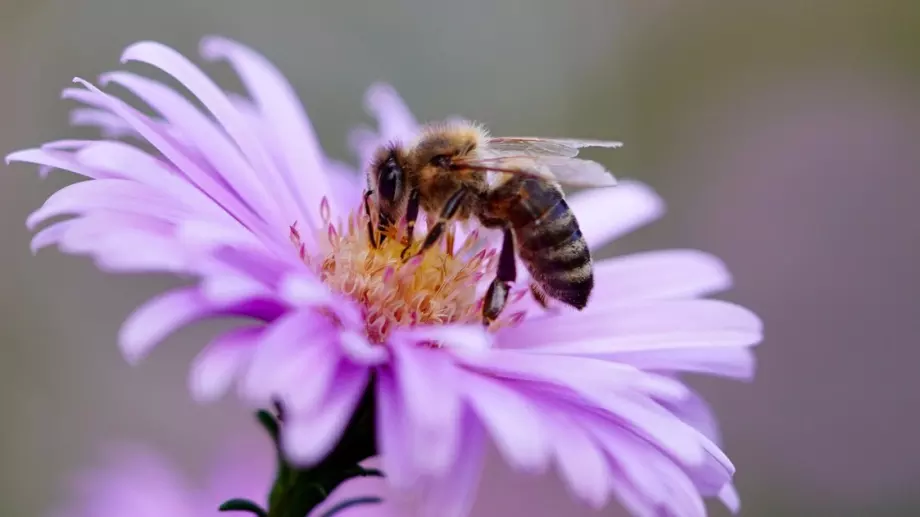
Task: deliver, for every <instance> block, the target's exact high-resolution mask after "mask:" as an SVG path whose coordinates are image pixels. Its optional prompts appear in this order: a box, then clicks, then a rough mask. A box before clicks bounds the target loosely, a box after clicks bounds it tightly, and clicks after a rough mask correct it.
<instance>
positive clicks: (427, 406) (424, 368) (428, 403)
mask: <svg viewBox="0 0 920 517" xmlns="http://www.w3.org/2000/svg"><path fill="white" fill-rule="evenodd" d="M391 350H392V353H393V355H394V360H395V365H394V370H395V371H396V372H397V375H398V381H399V387H400V390H401V394H402V398H403V404H404V405H405V410H406V416H407V417H408V422H407V423H408V424H409V432H410V436H411V437H412V438H411V439H412V443H413V452H414V453H415V459H414V461H415V463H416V465H418V466H419V468H420V469H422V470H423V471H424V472H425V473H428V474H442V473H443V472H444V471H445V470H446V469H447V468H448V467H450V465H451V463H453V461H454V458H455V455H456V452H457V445H458V444H457V440H458V439H459V435H458V431H457V429H458V427H459V424H460V408H461V406H460V399H459V394H458V388H459V386H458V385H457V383H458V380H459V379H458V378H457V370H456V369H455V367H454V366H453V364H451V360H450V356H448V355H447V354H444V353H441V352H440V351H438V350H432V349H428V348H424V347H420V346H417V345H416V343H412V342H409V343H399V344H396V343H393V344H392V345H391Z"/></svg>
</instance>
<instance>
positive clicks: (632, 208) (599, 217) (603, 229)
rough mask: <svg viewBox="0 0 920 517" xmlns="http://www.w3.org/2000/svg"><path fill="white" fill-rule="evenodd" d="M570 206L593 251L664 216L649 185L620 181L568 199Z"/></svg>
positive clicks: (661, 206) (662, 204) (660, 203)
mask: <svg viewBox="0 0 920 517" xmlns="http://www.w3.org/2000/svg"><path fill="white" fill-rule="evenodd" d="M569 205H570V206H571V207H572V211H573V212H574V213H575V217H576V218H577V219H578V225H579V226H580V227H581V233H582V234H583V235H584V237H585V240H586V241H587V242H588V246H589V247H590V248H591V249H592V250H597V249H600V248H602V247H603V246H604V245H606V244H607V243H608V242H610V241H612V240H614V239H616V238H618V237H621V236H623V235H625V234H627V233H629V232H631V231H633V230H635V229H636V228H638V227H640V226H644V225H646V224H648V223H650V222H652V221H654V220H655V219H657V218H659V217H661V215H662V214H663V213H664V202H663V201H662V200H661V198H660V197H658V195H657V194H655V192H654V191H652V189H650V188H649V187H648V186H646V185H643V184H642V183H638V182H635V181H621V182H620V183H619V184H618V185H617V186H615V187H611V188H598V189H590V190H586V191H583V192H579V193H578V194H576V195H573V196H572V197H571V200H570V201H569Z"/></svg>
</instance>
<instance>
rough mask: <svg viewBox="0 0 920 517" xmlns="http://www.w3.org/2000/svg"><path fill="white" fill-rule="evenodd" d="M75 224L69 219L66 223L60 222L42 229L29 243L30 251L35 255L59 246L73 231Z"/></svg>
mask: <svg viewBox="0 0 920 517" xmlns="http://www.w3.org/2000/svg"><path fill="white" fill-rule="evenodd" d="M75 222H76V221H75V220H74V219H69V220H66V221H58V222H56V223H54V224H52V225H50V226H47V227H45V228H42V229H41V230H40V231H38V232H37V233H36V234H35V235H34V236H33V237H32V242H31V243H29V249H31V250H32V253H33V254H35V253H38V251H39V250H40V249H42V248H45V247H48V246H52V245H54V244H57V243H58V241H60V240H61V239H62V238H63V237H64V235H65V234H66V233H67V231H68V230H70V229H72V227H73V224H74V223H75Z"/></svg>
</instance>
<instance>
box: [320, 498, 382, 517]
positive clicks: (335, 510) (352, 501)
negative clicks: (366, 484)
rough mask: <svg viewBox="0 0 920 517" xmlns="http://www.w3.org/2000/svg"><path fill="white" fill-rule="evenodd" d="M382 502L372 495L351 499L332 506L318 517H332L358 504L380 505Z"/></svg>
mask: <svg viewBox="0 0 920 517" xmlns="http://www.w3.org/2000/svg"><path fill="white" fill-rule="evenodd" d="M382 502H383V499H381V498H379V497H377V496H372V495H371V496H364V497H353V498H351V499H346V500H344V501H342V502H341V503H339V504H337V505H335V506H333V507H332V508H330V509H329V510H327V511H326V512H325V513H323V514H322V515H320V516H319V517H333V516H334V515H335V514H337V513H339V512H341V511H342V510H347V509H348V508H351V507H352V506H358V505H359V504H380V503H382Z"/></svg>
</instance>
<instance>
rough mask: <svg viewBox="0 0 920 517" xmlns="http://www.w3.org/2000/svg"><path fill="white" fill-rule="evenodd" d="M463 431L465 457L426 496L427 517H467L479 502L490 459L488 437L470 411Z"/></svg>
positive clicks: (430, 488) (425, 512)
mask: <svg viewBox="0 0 920 517" xmlns="http://www.w3.org/2000/svg"><path fill="white" fill-rule="evenodd" d="M461 427H462V429H461V433H462V437H461V443H463V450H462V451H461V455H460V456H459V457H458V458H457V461H456V462H455V463H454V466H453V467H452V468H451V469H450V471H448V472H447V474H445V475H444V476H443V477H441V478H438V479H435V480H434V481H433V482H432V483H431V485H430V487H429V488H428V490H427V491H426V493H425V494H424V499H423V507H422V511H423V512H424V513H423V515H428V516H431V517H466V516H467V515H469V513H470V511H471V510H472V508H473V505H474V503H475V502H476V492H477V491H478V489H479V480H480V478H481V476H482V468H483V463H484V459H485V456H486V450H485V435H484V433H483V429H482V426H481V425H480V424H479V422H477V421H476V419H475V417H474V416H473V415H472V414H471V413H470V412H469V411H467V412H466V414H464V416H463V420H462V423H461Z"/></svg>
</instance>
